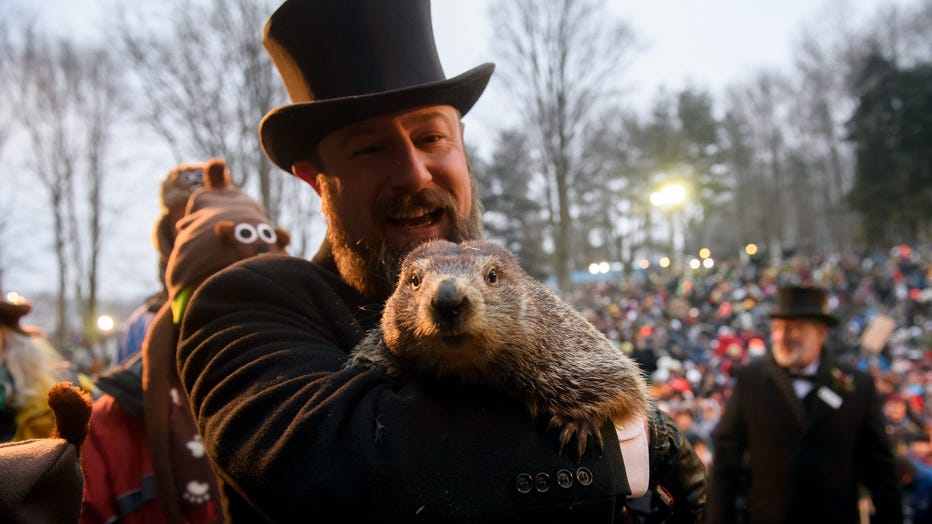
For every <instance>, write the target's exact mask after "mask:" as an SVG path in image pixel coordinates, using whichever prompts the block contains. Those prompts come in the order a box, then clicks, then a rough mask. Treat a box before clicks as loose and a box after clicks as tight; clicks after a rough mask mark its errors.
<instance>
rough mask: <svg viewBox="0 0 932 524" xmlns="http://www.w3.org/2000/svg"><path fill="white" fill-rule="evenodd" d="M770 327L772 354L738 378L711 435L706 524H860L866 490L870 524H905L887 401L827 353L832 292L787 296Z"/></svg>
mask: <svg viewBox="0 0 932 524" xmlns="http://www.w3.org/2000/svg"><path fill="white" fill-rule="evenodd" d="M770 317H771V324H770V331H771V333H770V335H771V336H770V342H771V352H770V354H769V355H768V356H767V357H765V358H761V359H758V360H756V361H752V362H751V363H750V364H748V365H747V366H746V367H744V368H743V369H741V370H739V371H738V372H737V374H736V381H735V386H734V390H733V392H732V395H731V397H730V398H729V400H728V402H727V404H726V405H725V410H724V413H723V414H722V418H721V421H720V422H719V424H718V427H717V428H716V429H715V431H714V432H713V444H714V448H713V449H714V453H715V456H714V460H713V464H712V470H711V472H710V477H709V482H710V484H709V504H708V506H707V508H706V509H707V514H706V516H707V521H708V522H710V523H722V522H768V523H770V522H773V523H782V522H785V523H808V522H812V523H816V522H819V523H823V522H832V523H857V522H859V510H858V498H859V493H860V491H859V489H860V487H862V486H863V487H865V488H867V490H868V491H869V492H870V496H871V499H872V502H873V507H874V511H873V514H872V515H871V522H902V518H903V517H902V507H901V499H900V491H899V487H898V483H897V478H896V475H895V468H894V459H893V452H892V448H891V446H890V443H889V440H888V439H887V436H886V433H885V431H884V425H883V418H882V414H881V398H880V396H879V395H878V394H877V392H876V390H875V388H874V383H873V379H872V378H871V377H870V375H867V374H865V373H862V372H858V371H855V370H854V369H852V368H850V367H848V366H844V365H842V364H840V363H836V362H834V360H833V359H832V354H831V351H829V350H828V349H826V348H825V346H824V343H825V340H826V337H827V335H828V330H829V328H831V327H833V326H835V325H836V324H837V323H838V320H837V319H836V318H835V317H834V316H832V315H831V314H830V313H829V311H828V307H827V294H826V292H825V290H823V289H820V288H817V287H811V286H789V287H785V288H781V289H779V290H778V304H777V306H776V309H774V310H773V311H771V313H770Z"/></svg>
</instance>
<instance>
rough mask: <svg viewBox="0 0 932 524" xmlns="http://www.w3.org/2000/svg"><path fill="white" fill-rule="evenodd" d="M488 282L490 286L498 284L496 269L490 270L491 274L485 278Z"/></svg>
mask: <svg viewBox="0 0 932 524" xmlns="http://www.w3.org/2000/svg"><path fill="white" fill-rule="evenodd" d="M485 279H486V281H488V283H489V284H494V283H496V282H498V273H496V272H495V268H494V267H493V268H492V269H489V273H488V274H487V275H486V276H485Z"/></svg>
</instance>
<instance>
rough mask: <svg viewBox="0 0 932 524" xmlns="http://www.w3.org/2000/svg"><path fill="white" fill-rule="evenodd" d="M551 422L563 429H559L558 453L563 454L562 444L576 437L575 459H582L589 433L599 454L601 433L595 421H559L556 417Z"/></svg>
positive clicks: (601, 447)
mask: <svg viewBox="0 0 932 524" xmlns="http://www.w3.org/2000/svg"><path fill="white" fill-rule="evenodd" d="M552 424H553V425H555V426H562V427H563V429H562V430H561V431H560V454H561V455H562V454H563V446H565V445H566V444H567V443H568V442H569V441H570V440H572V438H573V437H574V436H575V437H576V452H577V456H576V458H577V460H582V456H583V455H584V454H585V453H586V445H587V444H588V443H589V436H590V435H591V436H592V437H593V438H594V439H595V445H596V451H597V452H598V453H599V454H600V455H601V454H602V449H603V442H602V433H601V432H600V431H599V428H598V427H597V426H596V425H595V423H593V422H591V421H588V420H587V421H573V422H560V421H558V420H556V419H554V420H553V421H552Z"/></svg>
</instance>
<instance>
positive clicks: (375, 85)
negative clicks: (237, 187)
mask: <svg viewBox="0 0 932 524" xmlns="http://www.w3.org/2000/svg"><path fill="white" fill-rule="evenodd" d="M263 43H264V44H265V48H266V50H267V51H268V53H269V56H270V57H271V58H272V62H273V63H274V64H275V67H276V68H277V69H278V72H279V73H280V74H281V77H282V81H283V82H284V83H285V88H286V89H287V90H288V95H289V96H290V97H291V101H292V104H290V105H286V106H282V107H278V108H276V109H273V110H272V111H270V112H269V113H268V114H266V115H265V117H264V118H263V119H262V122H261V123H260V124H259V137H260V139H261V142H262V148H263V150H264V151H265V153H266V154H267V155H268V157H269V158H270V159H271V160H272V162H274V163H275V164H277V165H278V166H279V167H281V168H282V169H284V170H285V171H288V172H290V171H291V164H292V163H293V162H294V161H295V160H300V159H302V158H307V157H308V156H309V153H310V152H311V151H312V150H313V149H312V148H313V147H314V146H315V144H317V142H318V141H319V140H320V139H321V138H323V137H324V136H326V135H327V134H329V133H330V132H332V131H335V130H337V129H339V128H341V127H344V126H346V125H348V124H351V123H353V122H358V121H360V120H364V119H366V118H371V117H374V116H378V115H382V114H387V113H391V112H394V111H400V110H403V109H408V108H414V107H419V106H429V105H450V106H453V107H455V108H456V109H458V110H459V112H460V114H461V115H465V114H466V112H467V111H469V109H470V108H472V106H473V104H475V103H476V100H478V99H479V96H480V95H481V94H482V92H483V91H484V90H485V86H486V84H488V82H489V78H490V77H491V76H492V71H493V69H495V66H494V65H493V64H491V63H486V64H482V65H480V66H478V67H475V68H473V69H470V70H469V71H466V72H465V73H463V74H461V75H458V76H456V77H453V78H449V79H448V78H446V76H445V75H444V73H443V68H442V67H441V66H440V58H439V56H438V54H437V47H436V45H435V43H434V32H433V27H432V25H431V16H430V1H429V0H405V1H373V0H317V1H314V2H308V1H306V0H288V1H287V2H285V3H284V4H282V5H281V7H279V8H278V10H277V11H275V12H274V13H273V14H272V16H271V17H270V18H269V21H268V23H267V24H266V26H265V37H264V38H263Z"/></svg>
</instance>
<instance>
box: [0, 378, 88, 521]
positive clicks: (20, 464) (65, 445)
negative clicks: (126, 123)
mask: <svg viewBox="0 0 932 524" xmlns="http://www.w3.org/2000/svg"><path fill="white" fill-rule="evenodd" d="M49 406H50V407H51V408H52V410H53V411H54V412H55V420H56V433H55V435H54V436H53V437H52V438H43V439H31V440H23V441H19V442H10V443H6V444H0V515H2V519H3V521H4V522H29V523H46V522H47V523H55V524H57V523H62V522H78V518H79V517H80V515H81V502H82V498H83V495H84V477H83V476H82V474H81V462H80V458H79V456H78V451H79V450H80V448H81V444H82V443H83V442H84V438H85V437H86V436H87V430H88V425H89V423H90V418H91V399H90V396H89V395H88V394H87V393H85V392H84V391H82V390H81V389H79V388H77V387H74V386H72V385H71V384H69V383H67V382H60V383H58V384H56V385H55V387H53V388H52V389H51V390H50V391H49Z"/></svg>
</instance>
